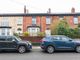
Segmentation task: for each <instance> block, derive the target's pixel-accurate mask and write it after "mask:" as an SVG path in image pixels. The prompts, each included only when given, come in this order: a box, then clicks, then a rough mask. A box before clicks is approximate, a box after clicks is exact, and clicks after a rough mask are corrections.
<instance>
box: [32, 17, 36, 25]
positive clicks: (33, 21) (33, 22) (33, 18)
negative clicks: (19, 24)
mask: <svg viewBox="0 0 80 60" xmlns="http://www.w3.org/2000/svg"><path fill="white" fill-rule="evenodd" d="M32 24H36V17H35V16H33V17H32Z"/></svg>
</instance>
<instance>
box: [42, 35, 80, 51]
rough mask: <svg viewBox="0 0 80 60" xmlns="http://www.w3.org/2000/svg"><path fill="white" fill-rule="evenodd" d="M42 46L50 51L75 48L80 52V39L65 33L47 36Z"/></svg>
mask: <svg viewBox="0 0 80 60" xmlns="http://www.w3.org/2000/svg"><path fill="white" fill-rule="evenodd" d="M41 48H42V49H43V50H44V51H47V52H48V53H53V52H54V51H65V50H66V51H68V50H71V51H72V50H73V51H76V52H78V53H80V41H76V40H74V39H71V38H69V37H67V36H63V35H54V36H47V37H44V38H43V39H42V42H41Z"/></svg>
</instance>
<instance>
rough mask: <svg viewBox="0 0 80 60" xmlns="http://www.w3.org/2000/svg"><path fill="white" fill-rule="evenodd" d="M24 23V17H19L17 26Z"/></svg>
mask: <svg viewBox="0 0 80 60" xmlns="http://www.w3.org/2000/svg"><path fill="white" fill-rule="evenodd" d="M22 23H23V18H22V17H19V18H18V19H17V25H22Z"/></svg>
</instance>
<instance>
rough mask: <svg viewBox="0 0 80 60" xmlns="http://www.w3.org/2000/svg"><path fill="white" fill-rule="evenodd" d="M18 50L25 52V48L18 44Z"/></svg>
mask: <svg viewBox="0 0 80 60" xmlns="http://www.w3.org/2000/svg"><path fill="white" fill-rule="evenodd" d="M18 51H19V53H21V54H22V53H25V52H26V48H25V46H20V47H19V48H18Z"/></svg>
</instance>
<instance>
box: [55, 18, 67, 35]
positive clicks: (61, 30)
mask: <svg viewBox="0 0 80 60" xmlns="http://www.w3.org/2000/svg"><path fill="white" fill-rule="evenodd" d="M56 30H57V34H58V35H68V34H69V25H68V23H67V22H66V20H61V21H60V23H59V24H58V26H57V29H56Z"/></svg>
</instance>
